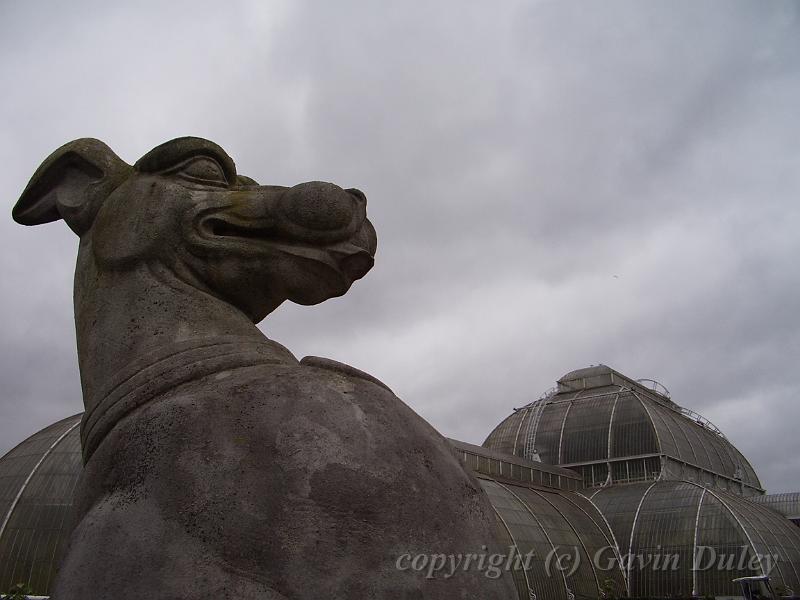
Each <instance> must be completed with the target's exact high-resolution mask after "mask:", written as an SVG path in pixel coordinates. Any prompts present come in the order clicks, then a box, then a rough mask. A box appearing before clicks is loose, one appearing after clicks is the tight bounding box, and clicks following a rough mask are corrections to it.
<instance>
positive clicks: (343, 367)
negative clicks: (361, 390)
mask: <svg viewBox="0 0 800 600" xmlns="http://www.w3.org/2000/svg"><path fill="white" fill-rule="evenodd" d="M300 365H301V366H303V367H312V368H315V369H325V370H327V371H333V372H334V373H338V374H340V375H345V376H348V377H355V378H356V379H363V380H366V381H370V382H372V383H374V384H375V385H378V386H380V387H382V388H384V389H385V390H387V391H389V392H390V393H392V394H394V392H392V390H391V389H390V388H389V386H388V385H386V384H385V383H383V382H382V381H381V380H380V379H378V378H377V377H373V376H372V375H370V374H369V373H365V372H364V371H361V370H360V369H356V368H355V367H351V366H350V365H348V364H345V363H342V362H339V361H338V360H331V359H330V358H322V357H320V356H306V357H305V358H303V359H302V360H301V361H300Z"/></svg>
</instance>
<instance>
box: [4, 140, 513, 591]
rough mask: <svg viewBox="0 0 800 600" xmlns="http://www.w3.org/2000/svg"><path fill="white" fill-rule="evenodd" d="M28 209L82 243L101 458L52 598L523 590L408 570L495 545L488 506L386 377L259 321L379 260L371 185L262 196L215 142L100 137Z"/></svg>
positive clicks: (37, 187) (52, 174)
mask: <svg viewBox="0 0 800 600" xmlns="http://www.w3.org/2000/svg"><path fill="white" fill-rule="evenodd" d="M13 216H14V219H15V220H16V221H18V222H19V223H22V224H25V225H37V224H41V223H46V222H49V221H55V220H58V219H63V220H64V221H65V222H66V223H67V225H68V226H69V227H70V228H71V229H72V230H73V231H74V232H75V233H76V234H77V235H78V236H79V237H80V246H79V251H78V260H77V267H76V272H75V295H74V300H75V323H76V331H77V342H78V354H79V362H80V372H81V382H82V387H83V397H84V403H85V406H86V412H85V414H84V417H83V422H82V424H81V436H82V438H81V439H82V444H83V454H84V463H85V466H84V470H83V474H82V476H81V479H80V482H79V485H78V489H77V490H76V498H75V506H76V512H75V515H74V522H75V528H74V530H73V533H72V536H71V539H70V543H69V546H68V549H67V552H66V555H65V557H64V559H63V561H62V564H61V567H60V571H59V574H58V577H57V581H56V585H55V592H54V595H53V598H54V599H56V600H77V599H82V600H85V599H101V598H102V599H108V598H114V599H117V600H126V599H133V598H136V599H140V598H150V599H164V600H166V599H170V600H173V599H199V598H212V597H213V598H254V599H255V598H259V599H263V600H270V599H283V598H291V599H305V598H308V599H312V598H313V599H315V600H316V599H319V598H348V599H358V598H392V599H402V598H408V599H411V598H414V599H422V598H425V599H442V600H445V599H446V600H453V599H456V598H480V599H481V600H489V599H493V598H498V599H499V598H512V597H516V596H515V592H514V591H513V587H512V586H511V585H510V582H509V579H508V578H506V577H504V578H501V579H499V580H493V579H489V578H487V577H486V576H485V575H484V574H483V573H481V572H479V571H465V572H458V573H456V575H455V576H453V577H451V578H448V579H445V578H443V577H441V576H439V577H434V578H431V579H427V578H426V577H425V576H424V574H423V573H420V572H418V571H415V570H413V569H405V570H401V569H399V568H398V567H397V565H398V557H399V556H400V555H402V554H406V553H410V554H411V555H415V554H431V553H436V554H446V555H449V554H459V553H470V552H480V550H481V546H482V545H483V544H485V543H487V541H488V540H491V539H493V537H494V536H495V528H496V523H495V517H494V514H493V512H492V509H491V507H490V506H489V504H488V501H487V500H486V498H485V497H484V496H483V493H482V492H481V491H480V488H479V487H478V486H477V484H476V482H475V481H474V479H473V478H472V476H471V475H468V474H467V473H465V472H464V470H463V469H462V468H461V467H460V465H459V463H458V462H457V460H456V459H455V457H454V456H453V455H452V454H451V450H450V449H449V447H448V446H447V442H446V441H445V440H444V438H442V436H440V435H439V434H438V433H437V432H436V431H435V430H434V429H433V428H432V427H431V426H429V425H428V424H427V423H426V422H425V421H424V420H423V419H422V418H420V417H419V416H418V415H417V414H416V413H414V412H413V411H412V410H411V409H410V408H408V406H406V405H405V404H404V403H403V402H402V401H400V400H399V399H398V398H397V397H396V396H395V395H394V394H393V393H392V392H391V390H389V388H387V387H386V386H385V385H384V384H382V383H381V382H380V381H378V380H377V379H375V378H374V377H371V376H370V375H367V374H366V373H363V372H361V371H359V370H357V369H354V368H352V367H350V366H347V365H344V364H341V363H338V362H335V361H332V360H326V359H322V358H314V357H306V358H304V359H303V360H301V361H298V360H297V359H296V358H295V357H294V356H293V355H292V354H291V353H290V352H289V351H288V350H287V349H286V348H284V347H283V346H281V345H280V344H278V343H276V342H274V341H272V340H269V339H267V338H266V337H265V336H264V335H263V334H262V333H261V332H260V331H259V330H258V329H257V328H256V326H255V323H258V322H259V321H261V320H262V319H263V318H264V317H265V316H266V315H268V314H269V313H270V312H272V311H273V310H275V309H276V308H277V307H278V306H279V305H280V304H281V303H282V302H283V301H285V300H291V301H292V302H297V303H299V304H305V305H311V304H317V303H319V302H323V301H324V300H326V299H328V298H331V297H335V296H341V295H342V294H344V293H345V292H347V290H348V289H349V288H350V286H351V285H352V283H353V282H354V281H355V280H357V279H359V278H361V277H363V276H364V275H365V274H366V273H367V272H368V271H369V270H370V268H371V267H372V265H373V257H374V254H375V248H376V236H375V231H374V229H373V227H372V225H371V223H370V222H369V220H368V219H367V217H366V197H365V195H364V194H363V193H362V192H360V191H359V190H356V189H347V190H344V189H342V188H340V187H338V186H336V185H333V184H330V183H321V182H311V183H304V184H300V185H297V186H294V187H290V188H287V187H280V186H274V185H259V184H257V183H256V182H255V181H253V180H252V179H250V178H248V177H245V176H243V175H239V174H237V172H236V167H235V165H234V163H233V160H231V158H230V157H229V156H228V155H227V154H226V153H225V151H224V150H223V149H222V148H220V147H219V146H218V145H216V144H214V143H213V142H210V141H207V140H204V139H200V138H194V137H185V138H179V139H176V140H172V141H170V142H167V143H165V144H162V145H160V146H158V147H156V148H155V149H153V150H151V151H150V152H148V153H147V154H145V155H144V156H143V157H142V158H141V159H139V160H138V161H137V162H136V163H135V164H134V165H133V166H130V165H128V164H127V163H125V162H123V161H122V160H121V159H120V158H118V157H117V156H116V155H115V154H114V152H112V150H111V149H110V148H109V147H108V146H106V145H105V144H104V143H102V142H100V141H98V140H95V139H88V138H87V139H79V140H75V141H73V142H70V143H68V144H66V145H64V146H62V147H61V148H59V149H58V150H56V151H55V152H54V153H53V154H52V155H50V156H49V157H48V158H47V159H46V160H45V161H44V163H43V164H42V165H41V166H40V167H39V169H38V170H37V171H36V173H35V174H34V176H33V178H32V179H31V181H30V183H29V184H28V186H27V187H26V189H25V191H24V192H23V194H22V196H21V198H20V200H19V202H18V203H17V205H16V206H15V208H14V211H13ZM343 341H346V340H343Z"/></svg>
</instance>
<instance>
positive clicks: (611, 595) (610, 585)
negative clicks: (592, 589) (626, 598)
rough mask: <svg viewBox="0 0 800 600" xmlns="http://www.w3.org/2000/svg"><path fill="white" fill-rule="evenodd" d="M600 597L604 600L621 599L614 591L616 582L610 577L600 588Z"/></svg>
mask: <svg viewBox="0 0 800 600" xmlns="http://www.w3.org/2000/svg"><path fill="white" fill-rule="evenodd" d="M599 591H600V597H601V598H603V599H604V600H616V599H617V598H619V596H617V593H616V591H614V580H613V579H611V578H610V577H606V579H604V580H603V585H601V586H600V590H599Z"/></svg>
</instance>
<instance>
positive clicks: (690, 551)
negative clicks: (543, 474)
mask: <svg viewBox="0 0 800 600" xmlns="http://www.w3.org/2000/svg"><path fill="white" fill-rule="evenodd" d="M589 497H590V498H591V499H592V501H593V502H594V504H595V505H596V506H597V507H598V508H599V509H600V511H601V512H602V513H603V514H604V515H605V517H606V519H607V520H608V522H609V524H610V525H611V528H612V529H613V531H614V534H615V535H616V538H617V541H618V542H619V544H620V554H621V555H623V556H625V555H627V556H630V557H635V560H634V561H630V566H629V568H627V569H626V574H627V576H628V580H629V585H630V591H631V596H633V597H653V598H656V597H661V598H664V597H689V596H691V595H692V592H695V593H696V594H697V595H699V596H700V597H704V596H706V595H712V596H726V595H730V596H738V595H741V593H740V591H739V590H737V589H736V587H735V586H734V585H733V583H732V580H733V579H734V578H736V577H747V576H753V575H763V574H768V575H769V576H770V578H771V579H772V581H773V585H776V584H783V585H785V586H787V587H789V588H790V589H793V590H799V589H800V529H798V528H797V527H796V526H794V525H793V524H792V523H791V522H790V521H788V520H787V519H785V518H783V517H781V515H779V514H778V513H776V512H775V511H772V510H770V509H768V508H766V507H765V506H762V505H759V504H756V503H753V502H750V501H749V500H748V499H747V498H743V497H742V496H738V495H735V494H730V493H726V492H723V491H720V490H717V489H713V488H709V487H705V486H703V485H701V484H699V483H693V482H684V481H656V482H646V483H638V484H630V485H621V486H610V487H606V488H602V489H600V490H597V491H595V492H594V493H591V494H589ZM656 556H660V557H661V560H662V563H661V564H660V565H657V564H656V563H655V562H654V559H653V558H652V557H656ZM639 557H643V560H644V561H647V560H648V557H650V562H649V563H644V562H639V561H640V560H642V559H640V558H639ZM695 559H696V560H697V562H696V563H695V562H694V561H695ZM673 564H675V565H676V568H672V565H673ZM664 565H666V567H665V568H657V567H660V566H664ZM693 566H696V567H697V569H693Z"/></svg>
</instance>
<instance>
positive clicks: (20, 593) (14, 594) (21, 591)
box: [3, 583, 33, 600]
mask: <svg viewBox="0 0 800 600" xmlns="http://www.w3.org/2000/svg"><path fill="white" fill-rule="evenodd" d="M32 593H33V590H31V588H29V587H28V586H27V585H25V584H24V583H18V584H16V585H15V586H13V587H12V588H11V589H10V590H8V593H7V594H6V595H5V596H3V598H4V600H28V594H32Z"/></svg>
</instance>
